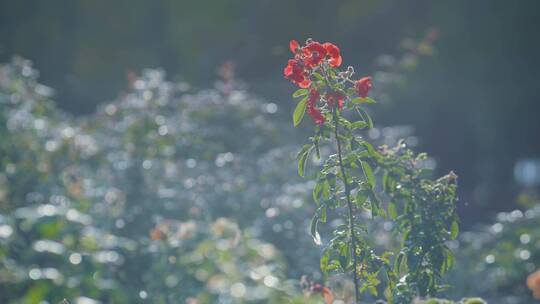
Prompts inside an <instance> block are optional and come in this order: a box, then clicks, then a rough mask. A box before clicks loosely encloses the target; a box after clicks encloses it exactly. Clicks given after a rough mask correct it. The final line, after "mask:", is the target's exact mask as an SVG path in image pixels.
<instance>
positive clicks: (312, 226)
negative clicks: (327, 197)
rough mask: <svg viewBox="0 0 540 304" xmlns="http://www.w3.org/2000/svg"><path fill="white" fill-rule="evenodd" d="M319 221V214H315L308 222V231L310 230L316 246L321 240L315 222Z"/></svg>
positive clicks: (320, 243)
mask: <svg viewBox="0 0 540 304" xmlns="http://www.w3.org/2000/svg"><path fill="white" fill-rule="evenodd" d="M318 222H319V215H318V214H315V216H313V218H312V219H311V224H310V229H309V230H310V232H311V237H312V238H313V241H314V242H315V244H317V245H318V246H320V245H322V241H321V235H320V234H319V231H317V223H318Z"/></svg>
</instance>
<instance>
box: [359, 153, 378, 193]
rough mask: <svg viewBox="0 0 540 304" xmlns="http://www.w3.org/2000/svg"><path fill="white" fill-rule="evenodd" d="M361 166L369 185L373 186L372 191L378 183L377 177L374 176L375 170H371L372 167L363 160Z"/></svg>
mask: <svg viewBox="0 0 540 304" xmlns="http://www.w3.org/2000/svg"><path fill="white" fill-rule="evenodd" d="M360 164H361V165H362V170H363V171H364V175H365V176H366V180H367V182H368V184H369V185H370V186H371V189H374V188H375V183H376V182H375V175H373V169H371V166H370V165H369V164H368V163H367V162H365V161H363V160H361V161H360Z"/></svg>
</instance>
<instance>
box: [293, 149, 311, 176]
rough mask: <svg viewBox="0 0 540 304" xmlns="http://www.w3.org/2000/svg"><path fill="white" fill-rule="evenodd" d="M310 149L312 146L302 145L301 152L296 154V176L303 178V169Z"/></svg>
mask: <svg viewBox="0 0 540 304" xmlns="http://www.w3.org/2000/svg"><path fill="white" fill-rule="evenodd" d="M312 149H313V145H304V147H302V150H300V152H298V156H297V158H298V175H300V176H302V177H303V176H304V168H305V166H306V161H307V157H308V155H309V152H311V150H312Z"/></svg>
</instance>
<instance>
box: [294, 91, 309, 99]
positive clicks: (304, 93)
mask: <svg viewBox="0 0 540 304" xmlns="http://www.w3.org/2000/svg"><path fill="white" fill-rule="evenodd" d="M308 92H309V91H308V89H298V90H297V91H296V92H294V93H293V94H292V97H294V98H296V97H300V96H304V95H307V94H308Z"/></svg>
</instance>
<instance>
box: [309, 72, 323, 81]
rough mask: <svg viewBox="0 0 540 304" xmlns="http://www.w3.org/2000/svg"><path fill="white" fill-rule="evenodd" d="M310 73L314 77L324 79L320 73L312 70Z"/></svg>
mask: <svg viewBox="0 0 540 304" xmlns="http://www.w3.org/2000/svg"><path fill="white" fill-rule="evenodd" d="M312 75H313V76H315V78H317V79H319V80H321V81H324V77H323V76H322V75H321V74H319V73H317V72H314V73H313V74H312Z"/></svg>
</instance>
